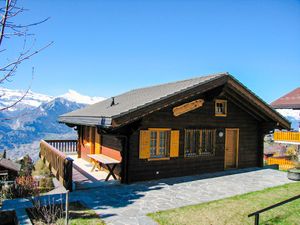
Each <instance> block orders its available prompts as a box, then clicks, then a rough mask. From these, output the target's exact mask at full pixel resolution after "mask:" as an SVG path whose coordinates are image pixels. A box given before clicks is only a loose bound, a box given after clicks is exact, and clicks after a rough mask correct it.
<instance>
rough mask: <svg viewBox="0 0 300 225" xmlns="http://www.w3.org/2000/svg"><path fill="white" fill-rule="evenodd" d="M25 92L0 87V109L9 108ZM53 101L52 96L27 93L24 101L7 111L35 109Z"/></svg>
mask: <svg viewBox="0 0 300 225" xmlns="http://www.w3.org/2000/svg"><path fill="white" fill-rule="evenodd" d="M25 93H26V91H23V90H12V89H7V88H2V87H0V109H1V108H4V107H8V106H11V105H12V104H13V103H15V102H16V101H18V100H19V99H21V98H22V97H23V96H24V94H25ZM52 99H53V97H52V96H48V95H44V94H39V93H35V92H32V91H29V92H28V93H27V94H26V95H25V97H24V99H23V100H22V101H21V102H20V103H18V104H17V105H16V106H15V107H12V108H9V111H16V110H22V109H24V108H35V107H38V106H40V105H41V104H42V103H44V102H49V101H51V100H52Z"/></svg>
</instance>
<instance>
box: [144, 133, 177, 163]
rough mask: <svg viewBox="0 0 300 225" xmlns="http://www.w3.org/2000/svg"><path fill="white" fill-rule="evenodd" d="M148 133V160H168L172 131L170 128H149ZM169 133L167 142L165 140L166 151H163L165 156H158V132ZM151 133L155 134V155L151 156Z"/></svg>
mask: <svg viewBox="0 0 300 225" xmlns="http://www.w3.org/2000/svg"><path fill="white" fill-rule="evenodd" d="M148 130H149V131H150V157H149V159H148V160H164V159H166V160H167V159H170V142H171V131H172V129H170V128H149V129H148ZM166 131H167V132H169V134H168V135H167V140H166V146H167V149H165V152H166V153H167V154H165V155H160V132H166ZM151 132H156V149H155V151H156V155H155V156H153V155H152V152H151V141H152V139H151Z"/></svg>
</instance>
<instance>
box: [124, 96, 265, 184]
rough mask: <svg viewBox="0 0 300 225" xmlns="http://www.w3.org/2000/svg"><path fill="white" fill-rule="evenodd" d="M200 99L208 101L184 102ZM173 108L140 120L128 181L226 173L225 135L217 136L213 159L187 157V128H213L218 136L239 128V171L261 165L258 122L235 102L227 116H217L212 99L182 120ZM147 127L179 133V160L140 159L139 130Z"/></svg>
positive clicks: (131, 142)
mask: <svg viewBox="0 0 300 225" xmlns="http://www.w3.org/2000/svg"><path fill="white" fill-rule="evenodd" d="M200 97H203V98H204V99H205V96H198V97H193V98H192V99H189V100H186V101H185V102H183V103H186V102H189V101H193V100H195V99H197V98H200ZM210 97H211V96H210ZM224 99H226V98H224ZM180 104H182V103H180ZM180 104H179V105H180ZM172 109H173V106H172V107H168V108H165V109H162V110H160V111H157V112H154V113H152V114H150V115H148V116H145V117H144V118H142V119H141V120H140V122H139V127H138V129H136V130H134V131H133V132H132V133H131V135H130V138H129V160H128V181H129V182H134V181H142V180H150V179H160V178H165V177H175V176H185V175H192V174H200V173H206V172H215V171H222V170H224V155H225V153H224V148H225V135H224V137H222V138H220V137H219V136H218V135H217V144H216V150H215V155H214V156H199V157H194V158H185V157H184V129H187V128H208V129H209V128H213V129H217V134H218V133H219V132H220V131H223V132H224V134H225V128H239V129H240V137H239V162H238V165H239V168H245V167H255V166H258V164H259V163H258V162H259V160H258V153H259V151H258V149H257V148H258V142H259V140H258V128H259V123H258V121H257V120H256V119H254V118H253V117H252V116H250V114H248V113H247V112H245V111H243V110H242V109H241V108H240V107H238V105H236V104H235V103H233V102H232V101H230V100H228V114H227V117H215V111H214V101H213V100H212V99H211V98H210V100H208V101H205V103H204V105H203V107H202V108H200V109H196V110H194V111H192V112H188V113H186V114H183V115H181V116H179V117H174V116H173V112H172ZM129 126H130V125H129ZM148 128H172V129H174V130H180V152H179V157H178V158H172V159H170V160H165V161H148V160H140V159H139V131H140V130H143V129H148Z"/></svg>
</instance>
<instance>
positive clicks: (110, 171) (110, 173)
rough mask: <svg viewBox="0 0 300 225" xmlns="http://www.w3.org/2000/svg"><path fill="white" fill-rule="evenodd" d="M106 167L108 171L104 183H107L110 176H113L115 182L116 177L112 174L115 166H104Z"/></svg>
mask: <svg viewBox="0 0 300 225" xmlns="http://www.w3.org/2000/svg"><path fill="white" fill-rule="evenodd" d="M106 166H107V169H108V171H109V174H108V175H107V177H106V179H105V181H108V179H109V178H110V176H113V178H114V179H115V180H117V177H116V176H115V174H114V170H115V168H116V166H117V164H114V165H113V166H112V167H110V165H106Z"/></svg>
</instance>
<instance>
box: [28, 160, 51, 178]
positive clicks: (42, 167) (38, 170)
mask: <svg viewBox="0 0 300 225" xmlns="http://www.w3.org/2000/svg"><path fill="white" fill-rule="evenodd" d="M32 175H34V176H45V177H47V176H51V172H50V170H49V168H48V167H47V166H46V164H45V163H44V161H43V160H42V159H39V160H38V161H37V162H36V164H35V165H34V170H33V172H32Z"/></svg>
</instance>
